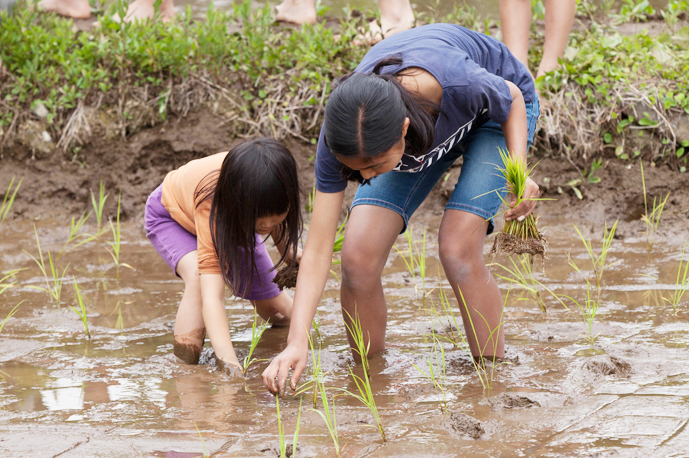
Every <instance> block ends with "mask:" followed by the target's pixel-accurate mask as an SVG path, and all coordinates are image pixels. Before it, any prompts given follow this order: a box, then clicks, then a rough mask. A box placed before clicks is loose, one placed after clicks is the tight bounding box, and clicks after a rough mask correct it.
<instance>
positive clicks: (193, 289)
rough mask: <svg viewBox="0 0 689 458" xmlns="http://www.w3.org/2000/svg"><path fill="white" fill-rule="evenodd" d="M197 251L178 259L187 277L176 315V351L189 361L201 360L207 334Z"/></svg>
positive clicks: (176, 354) (178, 272) (183, 273)
mask: <svg viewBox="0 0 689 458" xmlns="http://www.w3.org/2000/svg"><path fill="white" fill-rule="evenodd" d="M197 253H198V252H197V251H192V252H190V253H187V254H186V255H184V256H183V257H182V259H180V260H179V262H178V263H177V275H179V276H180V277H182V280H184V294H183V295H182V300H181V301H180V303H179V308H178V309H177V316H176V317H175V344H174V353H175V356H177V357H178V358H179V359H181V360H182V361H184V362H185V363H188V364H198V362H199V357H200V356H201V350H202V349H203V341H204V339H205V337H206V326H205V324H204V322H203V313H202V308H203V302H202V301H201V280H200V277H199V270H198V265H197V256H196V254H197Z"/></svg>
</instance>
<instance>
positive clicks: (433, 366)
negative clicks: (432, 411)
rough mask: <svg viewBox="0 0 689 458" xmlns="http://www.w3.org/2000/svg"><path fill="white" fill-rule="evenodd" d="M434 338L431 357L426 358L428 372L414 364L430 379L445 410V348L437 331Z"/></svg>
mask: <svg viewBox="0 0 689 458" xmlns="http://www.w3.org/2000/svg"><path fill="white" fill-rule="evenodd" d="M431 336H432V338H433V347H432V350H431V357H430V358H424V363H426V366H427V367H428V372H426V371H425V370H424V369H422V368H421V367H419V366H417V365H416V364H412V365H413V366H414V367H415V368H416V370H417V371H419V372H420V373H421V375H423V376H424V377H425V378H427V379H428V380H430V382H431V383H432V384H433V388H435V391H436V393H437V394H438V396H439V397H440V399H441V401H440V410H441V411H443V412H446V411H447V386H446V381H447V372H446V364H445V348H444V347H443V344H442V342H440V339H439V338H438V336H436V335H435V332H433V333H432V334H431Z"/></svg>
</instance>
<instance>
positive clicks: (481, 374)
mask: <svg viewBox="0 0 689 458" xmlns="http://www.w3.org/2000/svg"><path fill="white" fill-rule="evenodd" d="M457 289H458V290H459V296H460V298H461V300H462V304H463V305H464V309H465V310H466V315H467V318H468V320H469V326H470V327H471V331H472V333H473V334H474V340H475V341H476V343H477V345H478V342H479V340H478V333H477V332H476V327H475V325H474V320H473V318H472V317H471V313H470V311H469V305H468V304H467V303H466V300H465V299H464V294H463V293H462V290H461V289H460V288H459V287H457ZM509 295H510V290H509V289H508V290H507V294H505V300H504V302H503V304H502V310H501V311H500V321H499V322H498V325H497V326H496V327H495V328H493V329H491V328H490V324H488V320H486V318H485V317H484V316H483V315H482V314H481V312H479V311H478V310H476V309H474V311H475V312H476V313H478V315H479V316H480V317H481V319H482V320H483V322H484V324H485V325H486V328H487V329H488V339H486V343H485V344H484V345H483V346H482V347H481V346H480V345H479V348H478V352H479V355H478V356H475V355H473V354H472V352H471V349H470V348H469V346H468V345H467V347H466V350H467V351H468V354H469V357H471V361H472V364H473V365H474V370H475V371H476V375H478V378H479V381H480V382H481V386H483V389H484V391H485V390H490V389H492V388H493V381H494V379H495V370H496V369H497V368H498V367H499V366H502V365H503V364H508V363H506V362H504V361H503V362H499V363H498V362H497V358H496V356H495V353H497V348H498V336H499V335H500V329H501V328H502V326H503V324H505V322H504V321H503V315H504V314H505V305H506V304H507V299H508V297H509ZM467 332H468V331H467ZM490 342H492V343H493V345H492V347H491V348H490V353H491V355H492V356H484V355H485V354H486V349H487V348H488V345H489V343H490ZM489 358H490V371H489V369H488V363H487V361H488V359H489Z"/></svg>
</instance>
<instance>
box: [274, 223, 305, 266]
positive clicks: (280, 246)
mask: <svg viewBox="0 0 689 458" xmlns="http://www.w3.org/2000/svg"><path fill="white" fill-rule="evenodd" d="M270 237H271V238H272V239H273V243H275V246H276V247H277V249H278V251H279V252H280V255H283V254H285V248H286V246H285V245H286V243H285V241H284V240H283V241H281V242H280V243H277V241H278V240H280V233H279V231H278V229H277V228H275V229H274V230H273V232H271V233H270ZM302 254H303V252H302V249H301V248H299V247H297V259H295V261H296V263H297V264H299V263H300V262H301V256H302ZM285 262H286V263H287V264H289V263H290V262H292V252H291V251H290V252H289V253H287V254H286V255H285Z"/></svg>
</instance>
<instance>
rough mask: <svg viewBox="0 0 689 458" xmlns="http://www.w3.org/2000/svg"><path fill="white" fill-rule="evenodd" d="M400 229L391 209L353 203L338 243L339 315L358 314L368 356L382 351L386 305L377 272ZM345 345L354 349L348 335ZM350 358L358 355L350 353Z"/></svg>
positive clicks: (379, 273) (396, 217) (402, 225)
mask: <svg viewBox="0 0 689 458" xmlns="http://www.w3.org/2000/svg"><path fill="white" fill-rule="evenodd" d="M403 228H404V220H403V219H402V217H401V216H400V215H399V214H398V213H396V212H395V211H393V210H390V209H388V208H384V207H378V206H375V205H357V206H355V207H354V208H353V209H352V213H351V215H350V217H349V221H348V222H347V231H346V232H345V238H344V242H343V245H342V287H341V290H340V299H341V302H342V310H343V313H342V315H343V316H344V319H345V322H346V323H347V324H349V325H350V326H351V320H350V317H355V315H358V317H359V319H360V321H361V326H362V330H363V333H364V338H365V339H367V340H368V341H369V342H370V348H369V355H371V354H374V353H378V352H380V351H383V350H385V328H386V325H387V317H388V315H387V307H386V304H385V295H384V294H383V284H382V282H381V275H382V273H383V268H384V267H385V262H386V261H387V259H388V255H389V254H390V250H391V249H392V245H393V243H395V240H396V239H397V236H398V235H399V234H400V232H401V231H402V229H403ZM347 338H348V339H349V344H350V346H351V347H352V348H355V346H354V341H353V340H352V336H351V335H350V334H349V332H348V333H347ZM353 355H354V359H355V360H357V361H359V360H360V357H359V355H358V354H356V352H353Z"/></svg>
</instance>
